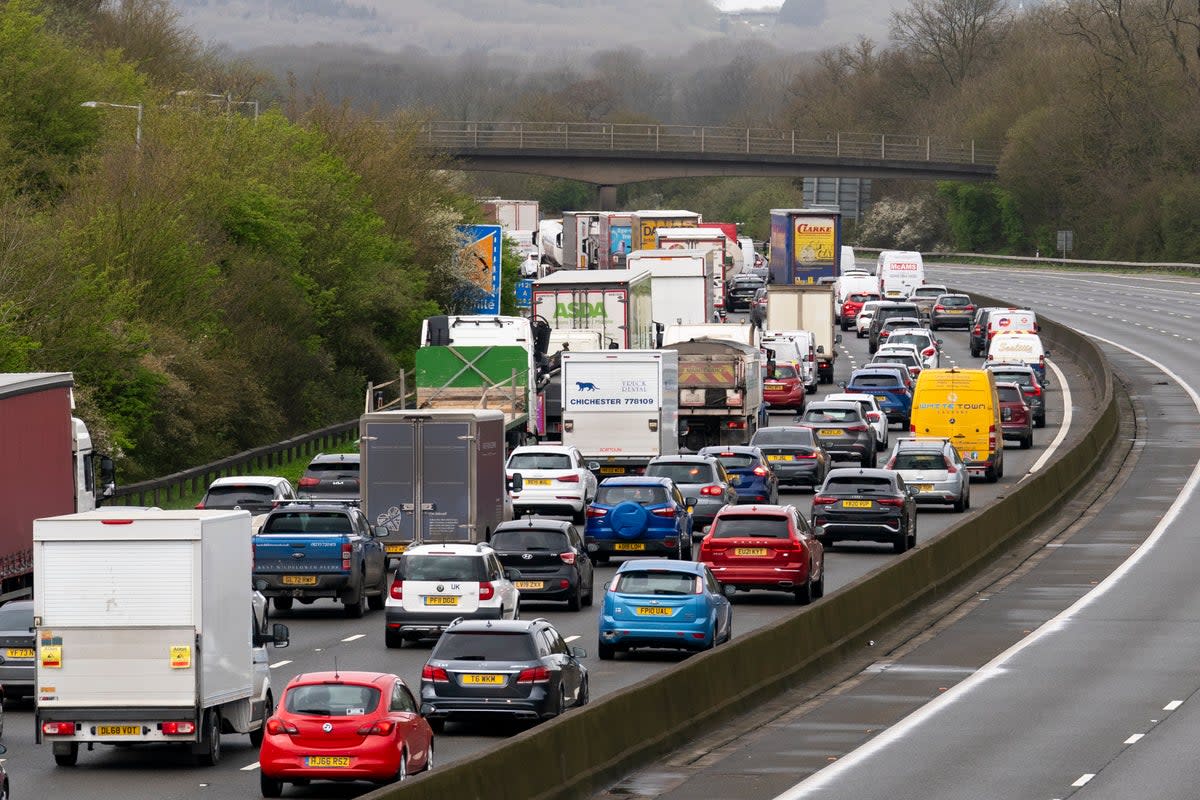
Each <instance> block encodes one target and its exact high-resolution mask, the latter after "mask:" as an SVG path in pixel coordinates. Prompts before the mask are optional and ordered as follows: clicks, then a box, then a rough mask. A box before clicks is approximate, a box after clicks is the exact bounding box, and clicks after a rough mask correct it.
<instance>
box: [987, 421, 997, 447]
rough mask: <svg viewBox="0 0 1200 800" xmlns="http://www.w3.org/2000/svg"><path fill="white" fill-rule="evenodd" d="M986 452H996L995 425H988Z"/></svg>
mask: <svg viewBox="0 0 1200 800" xmlns="http://www.w3.org/2000/svg"><path fill="white" fill-rule="evenodd" d="M988 450H989V451H991V452H993V453H994V452H995V451H996V426H995V425H988Z"/></svg>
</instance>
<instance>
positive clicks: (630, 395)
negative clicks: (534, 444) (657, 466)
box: [562, 350, 679, 478]
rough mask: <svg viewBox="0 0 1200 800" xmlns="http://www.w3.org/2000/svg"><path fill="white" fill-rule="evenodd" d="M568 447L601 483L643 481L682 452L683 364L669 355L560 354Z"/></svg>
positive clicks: (642, 352) (652, 352)
mask: <svg viewBox="0 0 1200 800" xmlns="http://www.w3.org/2000/svg"><path fill="white" fill-rule="evenodd" d="M562 406H563V422H562V425H563V435H562V441H563V444H565V445H573V446H575V447H577V448H579V452H580V453H582V454H583V457H584V459H585V460H586V461H588V462H591V463H594V464H595V467H594V471H595V472H596V473H597V477H600V478H606V477H609V476H612V475H640V474H641V473H642V472H643V471H644V470H645V468H646V463H647V462H648V461H649V460H650V459H652V458H655V457H657V456H668V455H674V454H676V453H677V452H679V433H678V424H679V361H678V356H677V355H676V354H675V352H673V351H670V350H597V351H594V352H590V353H587V352H580V353H576V352H573V351H570V352H566V353H563V354H562Z"/></svg>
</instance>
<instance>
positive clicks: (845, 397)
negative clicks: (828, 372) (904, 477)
mask: <svg viewBox="0 0 1200 800" xmlns="http://www.w3.org/2000/svg"><path fill="white" fill-rule="evenodd" d="M823 399H824V400H826V401H829V402H838V403H858V404H859V405H860V406H862V410H863V416H864V417H865V418H866V420H867V422H868V423H870V425H871V427H872V428H874V429H875V449H876V450H879V451H883V450H887V447H888V418H887V414H886V413H885V412H884V410H883V409H882V408H880V407H879V402H878V401H877V400H876V399H875V395H873V394H862V393H860V392H842V393H838V394H830V395H826V396H825V397H824V398H823Z"/></svg>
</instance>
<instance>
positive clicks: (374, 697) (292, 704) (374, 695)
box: [284, 683, 379, 717]
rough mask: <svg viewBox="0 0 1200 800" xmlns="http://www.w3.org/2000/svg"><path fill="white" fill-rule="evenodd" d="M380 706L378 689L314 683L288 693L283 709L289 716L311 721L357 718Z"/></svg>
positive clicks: (295, 688)
mask: <svg viewBox="0 0 1200 800" xmlns="http://www.w3.org/2000/svg"><path fill="white" fill-rule="evenodd" d="M378 705H379V689H377V688H375V687H374V686H356V685H354V684H348V683H338V684H328V683H317V684H313V685H310V686H293V687H292V688H291V689H288V690H287V700H286V701H285V702H284V707H285V708H287V710H288V711H289V712H291V713H292V714H311V715H312V716H314V717H358V716H362V715H364V714H367V713H368V712H371V711H374V710H375V707H376V706H378Z"/></svg>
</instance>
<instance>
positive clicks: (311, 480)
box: [297, 477, 321, 487]
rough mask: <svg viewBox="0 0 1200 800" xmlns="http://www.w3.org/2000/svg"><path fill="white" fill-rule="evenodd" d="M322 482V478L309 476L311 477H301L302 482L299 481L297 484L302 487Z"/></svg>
mask: <svg viewBox="0 0 1200 800" xmlns="http://www.w3.org/2000/svg"><path fill="white" fill-rule="evenodd" d="M320 482H321V479H320V478H312V477H309V478H301V479H300V483H299V484H297V485H298V486H301V487H304V486H316V485H317V484H318V483H320Z"/></svg>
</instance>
